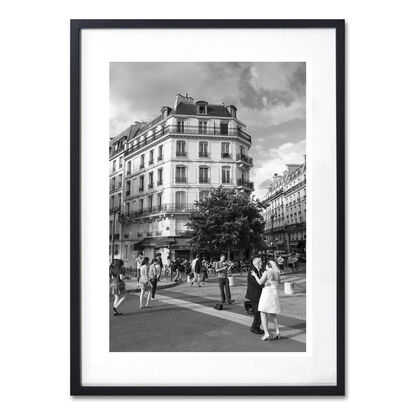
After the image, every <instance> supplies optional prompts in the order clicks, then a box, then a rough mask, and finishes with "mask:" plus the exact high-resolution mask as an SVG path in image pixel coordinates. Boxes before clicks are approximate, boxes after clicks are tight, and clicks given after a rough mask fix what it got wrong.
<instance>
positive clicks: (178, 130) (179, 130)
mask: <svg viewBox="0 0 415 415" xmlns="http://www.w3.org/2000/svg"><path fill="white" fill-rule="evenodd" d="M166 134H184V135H222V136H236V137H240V138H242V139H244V140H246V141H249V142H251V136H250V135H249V134H247V133H245V132H244V131H242V130H241V129H240V128H228V129H226V130H225V129H221V128H220V127H216V126H215V127H206V128H202V129H201V130H199V127H191V126H178V125H172V126H169V127H165V128H163V129H162V130H160V131H157V132H156V133H154V134H153V135H152V136H151V137H146V138H144V140H142V141H141V142H140V143H138V144H136V145H135V146H131V147H130V148H128V149H126V150H125V153H124V156H128V155H129V154H131V153H134V152H135V151H137V150H139V149H140V148H143V147H145V146H147V145H148V144H150V143H152V142H154V141H156V140H158V139H159V138H160V137H163V136H164V135H166ZM161 159H162V158H161ZM161 159H160V156H159V157H158V160H159V161H160V160H161Z"/></svg>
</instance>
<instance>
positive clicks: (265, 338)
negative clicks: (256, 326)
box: [261, 334, 269, 341]
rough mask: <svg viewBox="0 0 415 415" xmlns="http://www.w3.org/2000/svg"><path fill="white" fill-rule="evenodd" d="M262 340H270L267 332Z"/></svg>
mask: <svg viewBox="0 0 415 415" xmlns="http://www.w3.org/2000/svg"><path fill="white" fill-rule="evenodd" d="M261 340H264V341H267V340H269V336H267V335H266V334H264V335H263V336H262V337H261Z"/></svg>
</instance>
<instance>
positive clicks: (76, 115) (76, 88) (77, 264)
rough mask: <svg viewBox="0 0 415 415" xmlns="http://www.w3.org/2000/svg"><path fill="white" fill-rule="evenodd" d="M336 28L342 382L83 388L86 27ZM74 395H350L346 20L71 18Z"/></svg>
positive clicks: (339, 367)
mask: <svg viewBox="0 0 415 415" xmlns="http://www.w3.org/2000/svg"><path fill="white" fill-rule="evenodd" d="M272 28H274V29H318V28H324V29H334V30H335V33H336V106H337V107H336V131H337V138H336V144H337V149H336V162H337V173H336V174H337V177H336V183H337V276H336V278H337V310H336V311H337V333H336V337H337V339H336V340H337V384H336V385H335V386H317V385H316V386H309V385H307V386H144V387H138V386H137V387H136V386H134V387H132V386H129V387H124V386H122V387H120V386H83V385H82V382H81V365H82V360H81V246H82V241H81V173H80V167H81V105H80V104H81V66H80V65H81V58H80V56H81V31H82V30H87V29H247V30H249V29H272ZM70 65H71V72H70V97H71V98H70V100H71V109H70V124H71V125H70V137H71V139H70V143H71V144H70V153H71V154H70V166H71V167H70V168H71V170H70V189H71V191H70V194H71V202H70V208H71V214H70V221H71V225H70V230H71V241H70V246H71V254H70V261H71V271H70V300H71V314H70V315H71V324H70V334H71V340H70V341H71V345H70V361H71V363H70V394H71V395H90V396H92V395H124V396H126V395H148V396H150V395H165V396H167V395H181V396H198V395H199V396H203V395H217V396H224V395H244V396H246V395H256V396H260V395H263V396H265V395H291V396H293V395H302V396H304V395H320V396H324V395H326V396H329V395H331V396H343V395H345V21H344V20H71V23H70Z"/></svg>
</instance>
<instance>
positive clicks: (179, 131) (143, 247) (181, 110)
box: [110, 94, 253, 266]
mask: <svg viewBox="0 0 415 415" xmlns="http://www.w3.org/2000/svg"><path fill="white" fill-rule="evenodd" d="M245 130H246V126H245V124H244V123H242V122H241V121H240V120H238V118H237V109H236V107H235V106H233V105H228V106H225V105H223V104H222V105H214V104H210V103H208V102H206V101H196V102H195V101H194V99H193V98H191V97H190V96H189V95H187V94H186V95H185V96H183V95H180V94H178V95H177V96H176V99H175V103H174V106H173V108H170V107H167V106H163V107H162V108H161V112H160V115H159V116H158V117H157V118H155V119H154V120H152V121H151V122H148V123H135V124H134V125H133V126H131V127H130V128H129V129H126V130H125V131H124V132H123V133H122V134H121V135H118V136H117V140H114V139H112V145H115V143H114V141H117V142H121V143H124V147H121V148H122V150H121V152H122V156H120V158H122V165H123V172H122V173H121V178H122V192H119V193H121V197H120V196H117V197H118V199H117V198H115V199H114V203H116V202H118V201H119V205H120V206H121V208H120V212H119V216H118V226H119V228H117V229H119V234H117V233H115V236H117V235H119V240H118V241H117V242H118V245H119V250H118V258H121V259H123V260H124V261H125V262H126V264H127V266H134V259H135V257H136V254H137V251H143V252H144V255H145V256H148V257H149V258H153V257H154V256H155V255H156V253H158V252H161V253H162V258H163V260H165V259H166V258H167V255H171V256H172V258H176V257H178V256H180V257H187V258H189V259H191V258H192V250H191V246H190V244H189V240H188V239H186V238H185V237H184V236H183V233H184V232H185V231H186V230H187V228H186V223H187V220H188V215H189V213H190V212H191V211H192V210H193V209H195V202H196V201H199V200H203V199H204V198H206V197H207V196H208V195H209V192H210V190H211V189H212V188H217V187H219V186H220V185H222V186H224V187H225V188H229V189H232V188H237V189H239V190H240V191H246V192H251V191H252V190H253V183H252V182H251V181H250V179H249V172H250V168H251V167H252V166H253V161H252V158H250V157H249V156H248V151H249V148H250V146H251V137H250V135H249V134H247V133H246V131H245ZM118 148H119V147H118ZM111 151H114V148H112V149H110V154H111ZM114 160H115V158H113V159H111V161H112V163H113V161H114ZM118 163H120V162H119V161H118ZM112 165H113V164H112ZM112 165H111V167H112ZM115 165H116V166H117V160H115ZM119 174H120V173H118V170H116V171H115V172H114V173H112V176H111V178H110V180H112V179H113V178H114V177H115V176H116V177H115V178H116V183H118V182H117V180H118V177H119ZM110 185H112V183H111V184H110ZM115 192H116V191H115ZM119 193H117V192H116V194H117V195H119ZM111 203H112V201H111V199H110V207H111ZM110 216H111V215H110ZM113 216H114V215H113ZM110 235H111V233H110ZM110 242H113V240H112V239H111V238H110ZM110 250H111V248H110Z"/></svg>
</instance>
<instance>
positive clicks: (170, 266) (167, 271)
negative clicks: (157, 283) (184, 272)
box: [164, 255, 173, 281]
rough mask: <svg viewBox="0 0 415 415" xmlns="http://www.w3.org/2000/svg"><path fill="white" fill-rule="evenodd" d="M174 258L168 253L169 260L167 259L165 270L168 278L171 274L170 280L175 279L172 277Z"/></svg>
mask: <svg viewBox="0 0 415 415" xmlns="http://www.w3.org/2000/svg"><path fill="white" fill-rule="evenodd" d="M171 268H172V260H171V259H170V255H167V260H166V267H165V270H164V275H165V276H166V279H167V278H168V277H169V276H170V281H172V280H173V277H172V269H171Z"/></svg>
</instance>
